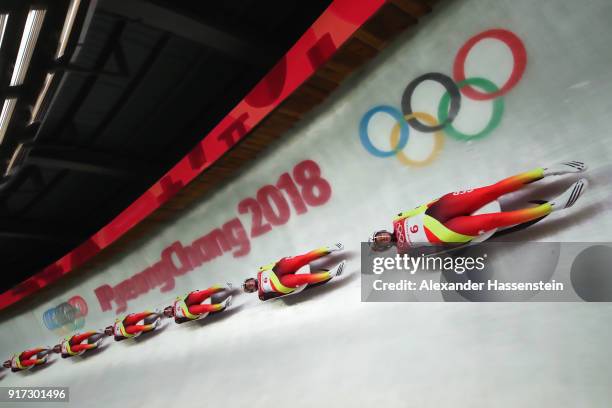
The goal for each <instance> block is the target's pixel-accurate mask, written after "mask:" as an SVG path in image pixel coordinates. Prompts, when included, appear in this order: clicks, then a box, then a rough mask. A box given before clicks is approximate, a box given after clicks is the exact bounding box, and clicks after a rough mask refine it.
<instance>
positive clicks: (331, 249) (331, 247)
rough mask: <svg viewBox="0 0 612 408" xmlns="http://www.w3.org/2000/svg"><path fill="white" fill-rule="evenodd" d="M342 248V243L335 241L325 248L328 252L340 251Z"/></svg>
mask: <svg viewBox="0 0 612 408" xmlns="http://www.w3.org/2000/svg"><path fill="white" fill-rule="evenodd" d="M343 249H344V245H342V243H341V242H336V243H335V244H333V245H329V246H328V247H327V250H328V251H329V253H330V254H331V253H332V252H337V251H342V250H343Z"/></svg>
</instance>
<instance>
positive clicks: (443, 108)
mask: <svg viewBox="0 0 612 408" xmlns="http://www.w3.org/2000/svg"><path fill="white" fill-rule="evenodd" d="M484 39H493V40H498V41H501V42H503V43H504V44H505V45H506V46H508V48H509V49H510V51H511V53H512V57H513V60H514V66H513V68H512V72H511V74H510V77H509V78H508V79H507V80H506V82H505V83H504V84H503V85H502V86H501V87H499V88H498V87H497V85H495V84H494V83H493V82H492V81H490V80H488V79H485V78H480V77H471V78H466V75H465V61H466V59H467V57H468V54H469V53H470V51H471V50H472V48H473V47H474V46H475V45H476V44H477V43H479V42H480V41H482V40H484ZM526 65H527V51H526V49H525V45H524V44H523V42H522V41H521V39H520V38H519V37H518V36H517V35H516V34H514V33H513V32H511V31H508V30H504V29H499V28H497V29H491V30H487V31H483V32H481V33H479V34H477V35H475V36H473V37H472V38H470V39H469V40H468V41H467V42H466V43H465V44H463V46H461V48H460V49H459V52H457V55H456V56H455V61H454V63H453V78H450V77H449V76H447V75H445V74H442V73H439V72H430V73H427V74H424V75H421V76H419V77H417V78H415V79H414V80H412V82H410V83H409V84H408V85H407V86H406V88H405V90H404V93H403V95H402V100H401V107H402V111H401V112H400V111H399V110H398V109H396V108H395V107H393V106H389V105H379V106H376V107H374V108H372V109H370V110H369V111H368V112H366V113H365V115H364V116H363V117H362V119H361V122H360V124H359V138H360V140H361V144H362V145H363V147H364V148H365V149H366V150H367V151H368V152H369V153H370V154H372V155H373V156H376V157H382V158H386V157H391V156H396V157H397V159H398V160H399V161H400V162H401V163H402V164H404V165H406V166H415V167H418V166H426V165H428V164H429V163H431V162H432V161H433V160H434V159H435V158H436V157H437V155H438V154H439V152H440V150H441V149H442V147H443V146H444V134H443V133H442V132H444V133H445V134H446V135H448V136H450V137H452V138H454V139H457V140H462V141H467V140H476V139H482V138H484V137H486V136H488V135H489V134H490V133H491V132H492V131H493V130H494V129H495V128H497V126H498V125H499V123H500V122H501V118H502V115H503V113H504V100H503V98H502V96H503V95H505V94H506V93H508V92H509V91H510V90H511V89H512V88H514V87H515V86H516V85H517V84H518V83H519V81H520V80H521V78H522V76H523V74H524V72H525V67H526ZM428 80H429V81H434V82H437V83H439V84H440V85H442V86H443V87H444V89H445V90H446V92H445V93H444V95H443V96H442V98H441V99H440V102H439V104H438V111H437V117H434V116H433V115H431V114H429V113H426V112H414V110H413V109H412V96H413V94H414V91H415V90H416V88H417V87H418V86H419V85H420V84H421V83H422V82H424V81H428ZM462 95H463V96H466V97H468V98H470V99H472V100H476V101H489V100H491V101H493V109H492V114H491V117H490V118H489V121H488V122H487V124H486V126H485V127H484V128H483V129H482V130H481V131H479V132H476V133H472V134H468V133H462V132H460V131H459V130H457V129H456V128H455V127H454V126H453V121H454V120H455V118H456V117H457V115H458V113H459V110H460V108H461V97H462ZM378 113H383V114H386V115H389V116H390V117H391V118H393V119H394V120H395V122H396V124H395V125H394V126H393V128H392V129H391V135H390V139H391V146H392V148H391V150H381V149H379V148H377V147H376V146H374V144H373V143H372V141H371V139H370V136H369V134H368V125H369V123H370V120H371V119H372V117H373V116H374V115H376V114H378ZM410 127H412V128H413V129H415V130H418V131H420V132H423V133H432V134H433V137H434V146H433V148H432V151H431V153H430V154H429V156H428V157H427V158H425V159H423V160H413V159H410V158H409V157H408V156H407V155H406V154H405V153H404V148H405V147H406V145H407V144H408V139H409V134H410V131H409V128H410Z"/></svg>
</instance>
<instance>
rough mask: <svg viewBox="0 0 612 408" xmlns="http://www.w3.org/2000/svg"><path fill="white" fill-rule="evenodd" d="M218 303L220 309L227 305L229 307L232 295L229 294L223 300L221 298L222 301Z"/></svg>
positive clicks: (225, 307)
mask: <svg viewBox="0 0 612 408" xmlns="http://www.w3.org/2000/svg"><path fill="white" fill-rule="evenodd" d="M219 304H220V305H221V310H225V309H227V308H228V307H230V306H231V304H232V295H229V296H228V297H226V298H225V300H223V302H221V303H219Z"/></svg>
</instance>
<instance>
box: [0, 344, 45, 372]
mask: <svg viewBox="0 0 612 408" xmlns="http://www.w3.org/2000/svg"><path fill="white" fill-rule="evenodd" d="M50 352H51V349H50V348H48V347H38V348H35V349H31V350H26V351H23V352H21V353H19V354H15V355H13V357H11V359H10V360H6V361H5V362H4V364H2V365H3V366H4V367H5V368H10V369H11V371H13V372H15V371H22V370H29V369H30V368H32V367H34V366H37V365H41V364H45V363H46V362H47V358H48V357H49V353H50Z"/></svg>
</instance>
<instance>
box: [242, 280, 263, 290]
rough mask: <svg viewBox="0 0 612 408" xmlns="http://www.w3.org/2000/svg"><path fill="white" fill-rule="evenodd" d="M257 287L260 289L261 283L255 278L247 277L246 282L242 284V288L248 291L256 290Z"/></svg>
mask: <svg viewBox="0 0 612 408" xmlns="http://www.w3.org/2000/svg"><path fill="white" fill-rule="evenodd" d="M257 289H259V284H258V283H257V279H255V278H248V279H245V281H244V283H243V284H242V290H244V291H245V292H246V293H253V292H256V291H257Z"/></svg>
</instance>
